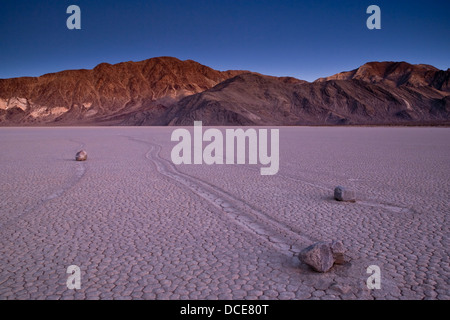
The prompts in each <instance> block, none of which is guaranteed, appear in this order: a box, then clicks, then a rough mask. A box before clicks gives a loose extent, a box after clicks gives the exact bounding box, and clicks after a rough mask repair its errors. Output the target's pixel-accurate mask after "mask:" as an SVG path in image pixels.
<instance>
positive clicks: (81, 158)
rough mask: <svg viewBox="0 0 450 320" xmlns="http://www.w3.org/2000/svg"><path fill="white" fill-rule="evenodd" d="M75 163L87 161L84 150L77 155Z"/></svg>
mask: <svg viewBox="0 0 450 320" xmlns="http://www.w3.org/2000/svg"><path fill="white" fill-rule="evenodd" d="M75 160H76V161H86V160H87V152H86V151H84V150H81V151H79V152H78V153H77V155H76V156H75Z"/></svg>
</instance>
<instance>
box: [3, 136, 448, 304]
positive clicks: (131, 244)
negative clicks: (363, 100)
mask: <svg viewBox="0 0 450 320" xmlns="http://www.w3.org/2000/svg"><path fill="white" fill-rule="evenodd" d="M173 130H174V128H154V127H139V128H137V127H136V128H130V127H123V128H117V127H114V128H112V127H108V128H92V127H86V128H0V150H1V152H0V195H1V197H0V252H1V255H0V299H450V283H449V282H450V264H449V253H450V252H449V251H450V245H449V235H450V224H449V213H450V201H449V194H450V183H449V181H450V129H448V128H425V127H424V128H395V127H386V128H381V127H376V128H375V127H367V128H362V127H354V128H352V127H339V128H337V127H330V128H323V127H298V128H294V127H292V128H287V127H286V128H280V132H279V134H280V136H279V142H280V144H279V151H280V157H279V164H280V168H279V172H278V173H277V174H275V175H269V176H262V175H261V174H260V170H259V169H260V167H261V165H248V164H245V165H206V164H203V165H179V166H175V165H174V164H173V163H172V161H171V150H172V148H173V147H174V145H175V144H176V143H175V142H171V133H172V131H173ZM81 149H84V150H86V151H87V153H88V159H87V161H84V162H77V161H75V154H76V153H77V152H78V151H80V150H81ZM338 185H342V186H346V187H348V188H351V189H353V190H355V192H356V197H357V201H356V202H355V203H348V202H338V201H336V200H334V199H333V189H334V187H336V186H338ZM331 240H341V241H342V242H343V244H344V246H345V248H346V255H347V258H348V262H347V263H345V264H343V265H335V266H334V267H333V268H332V269H331V270H330V271H329V272H327V273H317V272H315V271H313V270H311V269H310V268H309V267H308V266H306V265H305V264H303V263H301V262H300V261H299V260H298V259H297V255H298V252H299V251H300V250H302V249H303V248H305V247H307V246H309V245H311V244H313V243H315V242H318V241H331ZM71 265H76V266H78V267H79V268H80V289H75V290H73V289H70V288H68V286H67V280H68V278H69V277H70V276H71V274H68V273H67V268H68V267H69V266H71ZM374 265H375V266H378V267H379V270H380V282H379V284H380V289H369V288H368V287H367V279H368V277H370V276H371V274H369V273H367V268H368V267H369V266H374Z"/></svg>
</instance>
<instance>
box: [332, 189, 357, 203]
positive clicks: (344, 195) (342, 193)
mask: <svg viewBox="0 0 450 320" xmlns="http://www.w3.org/2000/svg"><path fill="white" fill-rule="evenodd" d="M334 198H335V199H336V200H338V201H347V202H355V201H356V197H355V191H353V190H349V189H347V188H344V187H341V186H337V187H336V188H335V189H334Z"/></svg>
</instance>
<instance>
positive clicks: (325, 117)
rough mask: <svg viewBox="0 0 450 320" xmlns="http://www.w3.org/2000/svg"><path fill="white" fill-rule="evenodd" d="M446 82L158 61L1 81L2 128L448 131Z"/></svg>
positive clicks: (384, 69)
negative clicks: (441, 127)
mask: <svg viewBox="0 0 450 320" xmlns="http://www.w3.org/2000/svg"><path fill="white" fill-rule="evenodd" d="M449 79H450V69H448V70H447V71H444V70H439V69H437V68H435V67H433V66H431V65H425V64H418V65H413V64H409V63H407V62H389V61H384V62H368V63H366V64H364V65H362V66H360V67H358V68H356V69H353V70H351V71H344V72H341V73H338V74H335V75H332V76H329V77H325V78H319V79H317V80H315V81H313V82H307V81H304V80H299V79H296V78H293V77H273V76H267V75H262V74H259V73H256V72H251V71H246V70H228V71H218V70H214V69H212V68H210V67H207V66H204V65H202V64H200V63H198V62H195V61H193V60H185V61H181V60H179V59H177V58H173V57H157V58H151V59H147V60H143V61H138V62H132V61H129V62H121V63H117V64H113V65H112V64H108V63H101V64H99V65H97V66H96V67H94V68H93V69H90V70H89V69H79V70H65V71H61V72H57V73H49V74H45V75H42V76H40V77H22V78H11V79H0V125H3V126H8V125H132V126H133V125H192V123H193V121H194V120H202V121H203V122H204V125H280V126H281V125H387V124H389V125H390V124H398V125H414V124H418V125H420V124H431V125H438V124H448V123H449V122H450V101H449V100H450V84H449Z"/></svg>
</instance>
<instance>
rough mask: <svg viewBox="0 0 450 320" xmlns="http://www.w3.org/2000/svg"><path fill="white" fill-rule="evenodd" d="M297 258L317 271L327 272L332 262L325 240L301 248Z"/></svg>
mask: <svg viewBox="0 0 450 320" xmlns="http://www.w3.org/2000/svg"><path fill="white" fill-rule="evenodd" d="M299 258H300V260H301V261H303V262H304V263H306V264H307V265H309V266H310V267H311V268H313V269H314V270H316V271H317V272H327V271H328V270H330V269H331V267H332V266H333V264H334V258H333V252H332V251H331V247H330V244H329V243H325V242H318V243H315V244H313V245H311V246H309V247H307V248H306V249H304V250H302V252H300V255H299Z"/></svg>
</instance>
